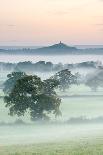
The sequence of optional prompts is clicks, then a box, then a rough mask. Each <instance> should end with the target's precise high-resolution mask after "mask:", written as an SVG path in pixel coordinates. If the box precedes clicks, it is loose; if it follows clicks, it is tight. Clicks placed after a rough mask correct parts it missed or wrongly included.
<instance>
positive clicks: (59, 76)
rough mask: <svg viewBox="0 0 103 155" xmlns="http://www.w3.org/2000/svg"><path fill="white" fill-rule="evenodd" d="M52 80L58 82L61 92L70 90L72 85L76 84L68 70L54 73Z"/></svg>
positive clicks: (74, 78)
mask: <svg viewBox="0 0 103 155" xmlns="http://www.w3.org/2000/svg"><path fill="white" fill-rule="evenodd" d="M52 78H54V79H56V80H58V81H59V88H60V90H62V91H65V90H66V89H68V88H70V86H71V85H72V84H76V83H77V78H76V76H75V75H73V74H71V71H69V70H68V69H65V70H62V71H60V72H58V73H56V74H55V75H54V76H53V77H52Z"/></svg>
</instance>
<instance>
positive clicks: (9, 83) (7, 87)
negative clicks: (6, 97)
mask: <svg viewBox="0 0 103 155" xmlns="http://www.w3.org/2000/svg"><path fill="white" fill-rule="evenodd" d="M25 76H26V74H25V73H24V72H12V73H11V74H8V75H7V78H8V79H7V80H6V82H5V83H4V84H3V85H4V89H3V91H4V93H10V92H11V90H12V89H13V87H14V85H15V83H16V81H17V80H18V79H21V78H23V77H25Z"/></svg>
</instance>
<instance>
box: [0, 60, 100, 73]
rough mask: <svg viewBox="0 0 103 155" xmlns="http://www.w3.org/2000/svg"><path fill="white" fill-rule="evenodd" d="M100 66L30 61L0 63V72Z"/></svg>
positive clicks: (51, 70) (88, 62) (48, 70)
mask: <svg viewBox="0 0 103 155" xmlns="http://www.w3.org/2000/svg"><path fill="white" fill-rule="evenodd" d="M99 66H102V65H101V63H100V62H93V61H87V62H82V63H75V64H62V63H58V64H53V63H52V62H45V61H39V62H36V63H32V62H30V61H25V62H19V63H5V62H0V71H1V72H2V71H16V72H18V71H19V72H20V71H23V72H30V71H32V72H56V71H60V70H63V69H70V70H71V69H76V68H87V69H89V68H94V69H95V68H98V67H99Z"/></svg>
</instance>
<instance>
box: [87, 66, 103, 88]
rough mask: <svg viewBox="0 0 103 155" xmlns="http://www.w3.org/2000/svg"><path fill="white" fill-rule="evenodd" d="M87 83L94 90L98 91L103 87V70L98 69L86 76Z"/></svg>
mask: <svg viewBox="0 0 103 155" xmlns="http://www.w3.org/2000/svg"><path fill="white" fill-rule="evenodd" d="M86 78H87V79H86V82H85V85H87V86H88V87H90V88H91V90H93V91H97V89H98V87H103V70H102V69H101V70H98V71H97V72H95V73H92V74H88V75H87V76H86Z"/></svg>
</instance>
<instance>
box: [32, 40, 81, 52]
mask: <svg viewBox="0 0 103 155" xmlns="http://www.w3.org/2000/svg"><path fill="white" fill-rule="evenodd" d="M77 50H78V49H77V48H76V47H71V46H68V45H66V44H64V43H62V42H60V43H58V44H54V45H52V46H48V47H42V48H38V49H36V50H35V53H38V54H69V53H70V54H71V53H72V52H74V51H77Z"/></svg>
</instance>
